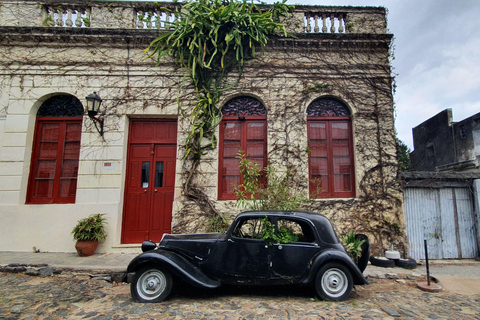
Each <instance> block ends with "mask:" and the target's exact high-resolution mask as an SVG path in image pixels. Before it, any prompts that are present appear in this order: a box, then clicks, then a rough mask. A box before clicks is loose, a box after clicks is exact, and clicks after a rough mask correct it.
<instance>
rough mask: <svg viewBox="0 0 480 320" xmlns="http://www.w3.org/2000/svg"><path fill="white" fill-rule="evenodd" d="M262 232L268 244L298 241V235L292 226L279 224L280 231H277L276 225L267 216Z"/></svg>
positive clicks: (263, 222)
mask: <svg viewBox="0 0 480 320" xmlns="http://www.w3.org/2000/svg"><path fill="white" fill-rule="evenodd" d="M260 234H261V236H262V239H263V240H265V242H266V243H267V244H268V245H272V244H274V243H275V244H281V243H290V242H295V241H298V235H296V234H295V233H294V231H293V229H292V228H289V227H283V226H279V227H278V232H277V233H275V225H274V224H273V223H271V222H270V220H268V217H267V216H265V218H263V219H262V231H261V233H260Z"/></svg>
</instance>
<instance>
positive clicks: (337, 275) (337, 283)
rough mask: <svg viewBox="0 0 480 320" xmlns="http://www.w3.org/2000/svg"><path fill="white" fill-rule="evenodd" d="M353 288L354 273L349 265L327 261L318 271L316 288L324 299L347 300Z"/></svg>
mask: <svg viewBox="0 0 480 320" xmlns="http://www.w3.org/2000/svg"><path fill="white" fill-rule="evenodd" d="M352 288H353V278H352V274H351V273H350V271H349V270H348V269H347V267H345V266H344V265H342V264H340V263H327V264H325V265H324V266H322V267H321V268H320V270H319V271H318V273H317V277H316V279H315V290H316V291H317V294H318V295H319V296H320V298H322V299H324V300H331V301H342V300H345V299H347V298H348V296H349V295H350V292H351V291H352Z"/></svg>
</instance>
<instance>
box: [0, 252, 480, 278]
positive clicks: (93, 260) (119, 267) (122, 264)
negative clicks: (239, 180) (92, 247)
mask: <svg viewBox="0 0 480 320" xmlns="http://www.w3.org/2000/svg"><path fill="white" fill-rule="evenodd" d="M139 251H140V250H139ZM139 253H140V252H139ZM137 255H138V253H107V254H94V255H93V256H90V257H79V256H78V255H77V254H76V253H64V252H56V253H49V252H47V253H44V252H41V253H34V252H12V251H0V266H6V265H9V264H12V263H17V264H26V265H39V264H47V265H48V266H50V267H52V268H55V269H60V270H70V271H89V272H95V273H114V272H125V271H126V269H127V266H128V264H129V263H130V261H132V259H133V258H134V257H136V256H137ZM430 264H431V274H432V275H435V270H437V269H438V270H441V269H444V268H448V269H449V272H450V273H452V275H456V273H459V274H458V276H464V274H465V272H462V270H461V269H463V268H454V267H453V266H470V267H472V266H473V267H474V268H475V269H477V267H478V270H480V261H476V260H472V259H465V260H433V261H431V263H430ZM457 269H458V270H459V271H456V270H457ZM452 270H453V271H452ZM364 274H365V276H370V277H372V278H383V277H386V276H388V275H394V274H397V275H401V277H406V276H414V277H420V276H423V275H426V270H425V266H419V267H418V268H417V269H414V270H407V269H403V268H381V267H376V266H372V265H369V266H368V267H367V269H366V270H365V272H364ZM392 277H393V276H392Z"/></svg>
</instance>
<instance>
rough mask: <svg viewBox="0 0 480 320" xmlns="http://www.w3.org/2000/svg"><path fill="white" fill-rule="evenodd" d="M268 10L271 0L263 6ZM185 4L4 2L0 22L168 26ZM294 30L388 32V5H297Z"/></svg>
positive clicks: (0, 5) (291, 27) (101, 26)
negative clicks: (386, 12) (386, 7)
mask: <svg viewBox="0 0 480 320" xmlns="http://www.w3.org/2000/svg"><path fill="white" fill-rule="evenodd" d="M259 7H260V8H262V9H267V8H268V5H266V6H264V5H260V6H259ZM178 10H181V4H178V3H172V2H141V1H138V2H124V1H115V2H112V1H109V2H106V1H85V0H76V1H38V0H23V1H17V0H15V1H14V0H4V1H2V2H0V27H45V28H49V27H50V28H52V27H55V28H85V29H87V28H88V29H124V30H125V29H151V30H159V31H161V30H168V29H170V28H171V23H172V22H173V21H175V20H176V19H178V16H177V15H176V14H175V12H178ZM285 24H286V26H287V31H288V32H290V33H293V34H297V35H299V34H385V33H386V32H387V29H386V25H387V23H386V19H385V9H384V8H377V7H337V6H295V10H294V12H293V15H292V16H291V18H289V19H288V21H285Z"/></svg>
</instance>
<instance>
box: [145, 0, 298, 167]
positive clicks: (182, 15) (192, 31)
mask: <svg viewBox="0 0 480 320" xmlns="http://www.w3.org/2000/svg"><path fill="white" fill-rule="evenodd" d="M164 10H168V9H166V8H164ZM290 11H291V8H290V7H289V6H287V5H285V0H284V1H283V2H282V3H276V4H275V5H274V6H272V9H271V10H269V11H266V12H262V11H261V10H260V9H259V8H258V7H257V6H255V5H254V4H253V3H247V1H246V0H243V1H222V0H199V1H193V0H191V1H186V2H185V4H184V5H183V7H182V10H180V11H177V12H175V15H176V17H177V19H176V20H175V21H174V22H173V24H172V30H171V31H168V32H166V33H165V34H163V35H161V36H160V37H158V38H157V39H155V40H153V41H152V42H151V43H150V46H149V47H148V48H147V49H146V50H145V52H148V53H149V57H151V56H155V55H156V56H157V65H158V64H160V60H161V59H162V58H163V57H164V56H166V55H168V56H171V57H172V58H173V60H174V63H175V65H176V67H180V68H183V69H186V70H187V72H188V77H189V78H190V80H191V82H192V84H193V86H194V87H195V89H196V92H197V99H198V100H197V103H196V104H195V107H194V108H193V109H192V112H191V116H190V124H191V127H192V131H191V133H190V134H189V135H188V136H187V139H186V142H185V145H186V150H187V152H186V155H185V157H187V156H190V157H193V158H195V157H200V156H201V155H202V154H204V153H205V150H206V149H207V148H214V147H215V141H216V140H215V138H214V133H215V128H216V126H217V125H218V123H219V122H220V119H221V112H220V110H219V108H218V107H217V103H218V101H219V100H220V95H221V92H223V91H225V90H228V89H229V88H231V87H232V86H227V84H226V83H227V82H226V78H227V77H228V75H229V73H230V72H231V71H233V70H237V71H238V78H237V81H236V82H235V84H234V85H233V86H236V84H237V83H238V81H239V79H240V76H241V74H242V72H243V66H244V63H245V61H246V60H249V59H251V58H253V57H254V56H255V47H256V46H259V47H261V48H262V52H263V49H264V47H265V45H266V44H267V41H268V37H269V36H270V35H273V34H280V35H285V36H286V35H287V33H286V30H285V27H284V26H283V25H282V24H281V23H280V22H279V21H280V18H281V17H285V16H287V14H288V13H289V12H290ZM177 101H179V99H178V100H177ZM179 107H180V108H181V110H182V114H188V113H189V112H185V110H183V109H182V106H181V105H180V101H179ZM204 137H209V138H210V137H211V138H210V142H209V143H208V144H205V145H202V139H203V138H204Z"/></svg>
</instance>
